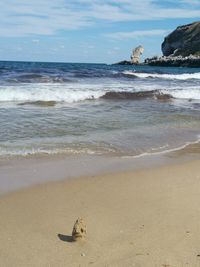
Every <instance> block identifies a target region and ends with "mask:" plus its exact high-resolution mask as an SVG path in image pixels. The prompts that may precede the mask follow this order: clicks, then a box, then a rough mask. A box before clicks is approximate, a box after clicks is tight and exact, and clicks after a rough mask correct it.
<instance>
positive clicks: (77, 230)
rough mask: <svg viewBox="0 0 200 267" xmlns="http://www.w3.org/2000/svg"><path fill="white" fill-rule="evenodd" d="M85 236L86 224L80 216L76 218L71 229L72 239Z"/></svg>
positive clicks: (76, 239) (80, 238)
mask: <svg viewBox="0 0 200 267" xmlns="http://www.w3.org/2000/svg"><path fill="white" fill-rule="evenodd" d="M85 237H86V224H85V222H84V220H83V219H82V218H78V219H77V220H76V222H75V224H74V227H73V230H72V239H73V241H78V240H82V239H85Z"/></svg>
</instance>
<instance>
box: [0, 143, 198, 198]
mask: <svg viewBox="0 0 200 267" xmlns="http://www.w3.org/2000/svg"><path fill="white" fill-rule="evenodd" d="M199 155H200V142H199V141H196V142H193V143H188V144H186V145H184V146H182V147H180V148H175V149H170V150H167V151H160V152H154V153H144V154H142V155H139V156H123V157H112V156H106V155H104V156H102V155H101V156H99V155H78V157H77V155H71V156H68V155H64V154H60V155H53V156H52V155H51V156H49V155H48V156H47V155H43V156H38V157H32V156H31V157H25V158H23V157H20V158H12V159H1V161H0V196H1V195H5V194H9V193H11V192H14V191H20V190H21V189H23V188H29V187H32V186H35V185H38V184H45V183H49V182H57V181H64V180H69V179H79V178H84V177H88V176H99V175H106V174H111V175H114V174H116V173H121V172H126V171H137V170H143V169H152V168H157V167H160V166H165V165H166V166H167V165H173V164H177V163H185V162H188V161H191V160H196V159H199Z"/></svg>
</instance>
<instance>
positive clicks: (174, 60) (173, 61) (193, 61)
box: [144, 55, 200, 68]
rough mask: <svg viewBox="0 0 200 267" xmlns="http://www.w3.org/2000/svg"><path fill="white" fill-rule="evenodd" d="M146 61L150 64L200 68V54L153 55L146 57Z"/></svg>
mask: <svg viewBox="0 0 200 267" xmlns="http://www.w3.org/2000/svg"><path fill="white" fill-rule="evenodd" d="M144 63H145V64H148V65H150V66H162V67H190V68H199V67H200V56H193V55H190V56H188V57H183V56H168V57H166V56H163V57H153V58H147V59H145V61H144Z"/></svg>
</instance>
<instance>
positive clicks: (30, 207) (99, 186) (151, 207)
mask: <svg viewBox="0 0 200 267" xmlns="http://www.w3.org/2000/svg"><path fill="white" fill-rule="evenodd" d="M199 203H200V160H193V161H189V162H184V163H180V162H179V163H176V164H173V165H172V164H166V165H165V166H160V167H155V166H154V167H151V168H148V169H144V168H143V169H142V170H134V171H129V172H118V173H116V174H108V175H105V174H104V175H100V176H88V177H85V178H80V179H79V178H78V179H69V180H65V181H57V182H51V183H44V184H42V185H37V186H33V187H31V188H27V189H22V190H20V191H18V192H13V193H9V194H5V195H2V196H1V197H0V214H1V220H0V231H1V232H0V260H1V265H2V266H5V267H7V266H9V267H10V266H20V267H21V266H59V267H60V266H61V267H62V266H69V267H71V266H72V267H73V266H76V267H77V266H82V267H83V266H99V267H102V266H109V267H110V266H113V267H117V266H120V267H121V266H137V267H139V266H141V267H145V266H149V267H152V266H171V267H172V266H175V267H179V266H180V267H183V266H191V267H193V266H194V267H195V266H200V206H199ZM77 217H83V218H84V219H85V221H86V224H87V238H86V240H85V241H83V242H78V243H77V242H71V231H72V227H73V223H74V221H75V220H76V219H77Z"/></svg>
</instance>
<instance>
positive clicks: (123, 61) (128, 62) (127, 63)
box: [113, 60, 133, 65]
mask: <svg viewBox="0 0 200 267" xmlns="http://www.w3.org/2000/svg"><path fill="white" fill-rule="evenodd" d="M113 65H133V63H132V62H131V61H128V60H122V61H120V62H117V63H115V64H113Z"/></svg>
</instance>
